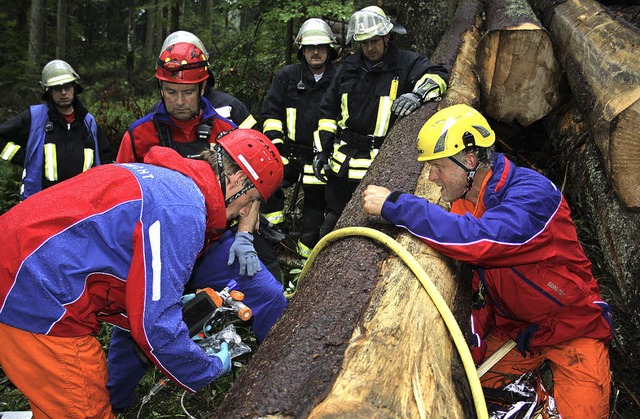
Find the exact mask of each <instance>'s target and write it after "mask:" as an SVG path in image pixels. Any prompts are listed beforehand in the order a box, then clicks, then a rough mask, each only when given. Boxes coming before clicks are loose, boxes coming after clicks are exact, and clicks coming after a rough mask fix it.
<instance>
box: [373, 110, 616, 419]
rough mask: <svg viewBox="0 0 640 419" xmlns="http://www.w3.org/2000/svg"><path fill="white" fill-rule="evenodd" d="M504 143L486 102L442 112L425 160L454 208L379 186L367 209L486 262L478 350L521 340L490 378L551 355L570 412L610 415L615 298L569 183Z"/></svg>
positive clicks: (499, 382) (425, 136)
mask: <svg viewBox="0 0 640 419" xmlns="http://www.w3.org/2000/svg"><path fill="white" fill-rule="evenodd" d="M494 142H495V133H494V132H493V130H492V129H491V127H490V126H489V124H488V123H487V120H486V119H485V118H484V117H483V116H482V115H481V114H480V113H479V112H478V111H476V110H475V109H473V108H471V107H469V106H467V105H462V104H460V105H454V106H451V107H447V108H445V109H443V110H440V111H438V112H437V113H436V114H434V115H433V116H432V117H431V118H430V119H429V120H427V122H426V123H425V124H424V126H423V127H422V129H421V131H420V133H419V135H418V160H420V161H427V162H429V164H430V172H429V180H430V181H432V182H434V183H435V184H436V185H437V186H439V187H440V188H441V195H442V199H443V200H444V201H447V202H450V203H451V211H450V212H447V211H445V210H444V209H443V208H442V207H440V206H439V205H436V204H433V203H430V202H428V201H427V200H426V199H424V198H420V197H417V196H415V195H411V194H407V193H402V192H397V191H396V192H391V191H390V190H388V189H386V188H384V187H380V186H375V185H369V186H368V187H367V188H366V190H365V191H364V193H363V196H362V203H363V208H364V211H365V213H367V214H370V215H382V217H383V218H384V219H385V220H387V221H389V222H391V223H393V224H395V225H397V226H400V227H404V228H406V229H407V230H409V231H410V232H411V233H412V234H414V235H416V236H417V237H419V238H420V239H422V240H423V241H424V242H426V243H427V244H428V245H430V246H431V247H433V248H434V249H436V250H438V251H440V252H441V253H443V254H444V255H446V256H449V257H451V258H453V259H457V260H460V261H463V262H466V263H469V264H471V265H473V266H474V267H475V270H474V278H473V281H474V282H473V289H474V296H473V299H472V301H473V310H472V314H473V326H474V330H473V332H474V335H473V341H474V342H473V346H472V355H473V357H474V360H475V361H476V363H480V362H481V361H482V360H483V359H484V358H485V356H490V355H491V354H492V353H493V352H494V351H495V350H496V349H498V348H499V347H500V346H501V345H502V344H503V343H504V342H506V341H507V340H510V339H511V340H513V341H515V342H516V343H517V346H516V347H515V348H514V349H513V350H511V352H509V353H508V354H507V355H506V356H505V357H504V358H502V359H501V360H500V361H499V362H498V363H497V364H496V365H495V366H493V367H492V368H491V370H490V371H489V372H487V373H486V374H485V375H484V376H483V377H482V379H481V381H482V385H483V386H484V387H491V388H500V389H501V388H503V387H504V386H505V385H506V384H508V383H509V382H511V381H513V380H515V379H517V378H519V377H520V376H521V375H522V374H523V373H525V372H527V371H533V370H535V369H536V368H538V367H539V366H540V365H541V364H542V363H543V362H544V361H549V362H550V367H551V371H552V373H553V381H554V384H553V396H554V399H555V403H556V406H557V409H558V412H559V413H560V415H561V416H562V417H563V418H607V417H608V414H609V408H608V407H609V393H610V371H609V350H608V342H609V341H610V340H611V339H612V337H613V316H612V312H611V307H610V306H609V305H608V304H607V303H606V302H604V301H603V300H602V298H601V297H600V293H599V287H598V283H597V281H596V280H595V278H594V277H593V274H592V272H591V263H590V262H589V260H588V259H587V257H586V255H585V253H584V250H583V248H582V246H581V245H580V242H579V241H578V237H577V233H576V228H575V225H574V224H573V221H572V220H571V216H570V210H569V206H568V205H567V202H566V201H565V199H564V197H563V195H562V193H561V192H560V191H559V190H558V188H557V187H556V186H555V185H554V184H553V183H551V181H549V180H548V179H547V178H545V177H544V176H543V175H541V174H540V173H538V172H535V171H533V170H530V169H526V168H522V167H518V166H516V165H515V164H513V163H512V162H511V161H510V160H509V159H508V158H507V157H506V156H505V155H503V154H500V153H495V152H494V151H493V145H494Z"/></svg>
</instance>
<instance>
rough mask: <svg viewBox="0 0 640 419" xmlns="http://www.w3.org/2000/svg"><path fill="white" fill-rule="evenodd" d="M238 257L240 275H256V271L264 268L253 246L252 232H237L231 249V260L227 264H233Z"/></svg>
mask: <svg viewBox="0 0 640 419" xmlns="http://www.w3.org/2000/svg"><path fill="white" fill-rule="evenodd" d="M236 258H238V263H239V264H240V275H247V276H254V275H255V274H256V272H258V271H261V270H262V266H260V260H259V259H258V253H257V252H256V249H255V248H254V247H253V236H252V235H251V233H247V232H244V231H243V232H240V233H236V239H235V241H234V242H233V244H232V245H231V248H230V249H229V260H228V261H227V266H231V265H232V264H233V262H234V261H235V260H236Z"/></svg>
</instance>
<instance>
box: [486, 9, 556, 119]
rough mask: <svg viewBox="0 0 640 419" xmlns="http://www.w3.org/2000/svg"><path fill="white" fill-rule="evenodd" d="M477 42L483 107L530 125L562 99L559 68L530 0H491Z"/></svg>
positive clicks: (492, 114) (493, 114)
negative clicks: (484, 24) (480, 35)
mask: <svg viewBox="0 0 640 419" xmlns="http://www.w3.org/2000/svg"><path fill="white" fill-rule="evenodd" d="M486 16H487V22H486V32H485V33H484V35H482V38H481V39H480V44H479V45H478V53H477V62H478V76H479V78H480V85H481V86H482V110H483V112H484V114H485V115H486V116H487V117H490V118H493V119H495V120H497V121H501V122H505V123H513V122H518V123H520V124H521V125H522V126H525V127H528V126H529V125H531V124H533V123H534V122H536V121H538V120H540V119H542V118H543V117H544V116H546V115H547V114H549V112H551V111H552V110H553V108H555V107H556V105H557V104H558V98H559V94H558V84H559V81H560V71H558V63H557V61H556V58H555V55H554V50H553V45H552V42H551V38H550V36H549V33H548V32H547V31H546V30H545V29H544V28H543V27H542V25H541V24H540V21H539V20H538V18H537V17H536V16H535V14H534V13H533V10H532V9H531V7H530V6H529V3H527V1H526V0H489V1H488V2H487V6H486Z"/></svg>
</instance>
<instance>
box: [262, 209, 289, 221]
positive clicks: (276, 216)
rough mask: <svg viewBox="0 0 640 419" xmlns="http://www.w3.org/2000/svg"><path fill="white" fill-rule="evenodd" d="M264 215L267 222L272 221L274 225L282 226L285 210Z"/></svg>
mask: <svg viewBox="0 0 640 419" xmlns="http://www.w3.org/2000/svg"><path fill="white" fill-rule="evenodd" d="M262 215H264V217H265V218H266V219H267V220H269V221H271V223H272V224H281V223H282V222H283V221H284V210H280V211H274V212H270V213H268V214H262Z"/></svg>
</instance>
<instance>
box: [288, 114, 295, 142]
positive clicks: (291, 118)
mask: <svg viewBox="0 0 640 419" xmlns="http://www.w3.org/2000/svg"><path fill="white" fill-rule="evenodd" d="M296 112H297V109H296V108H287V136H288V137H289V138H290V139H291V140H293V141H295V140H296Z"/></svg>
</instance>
